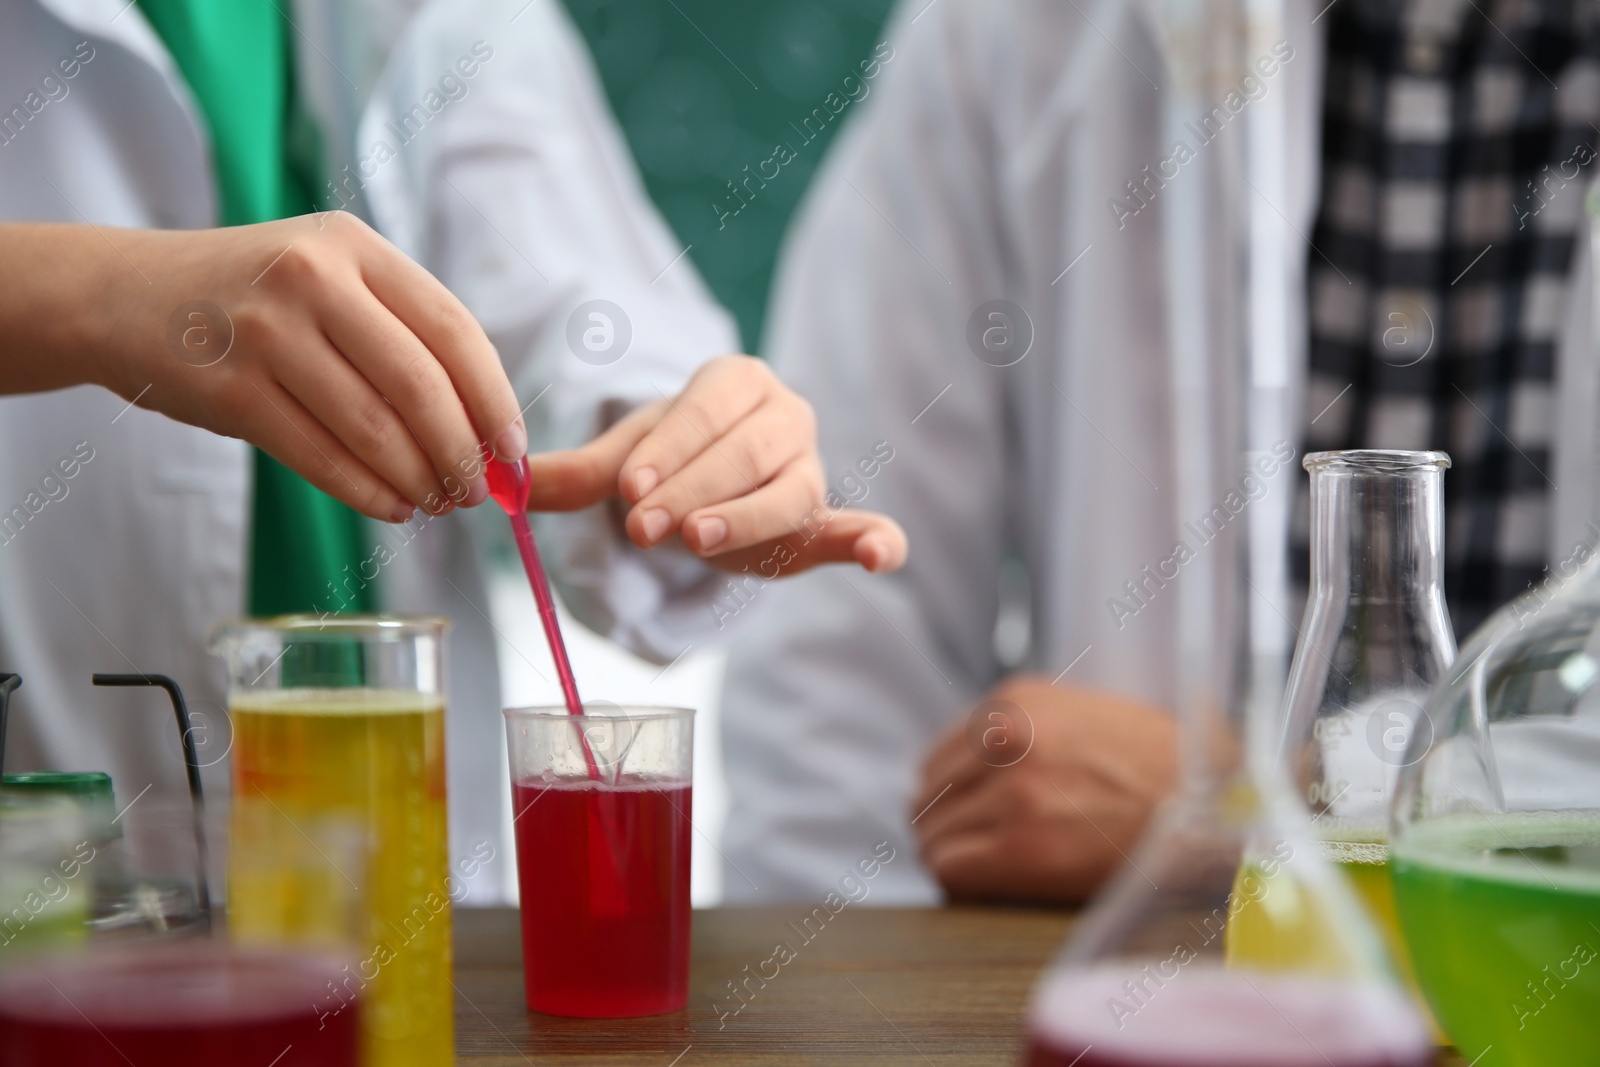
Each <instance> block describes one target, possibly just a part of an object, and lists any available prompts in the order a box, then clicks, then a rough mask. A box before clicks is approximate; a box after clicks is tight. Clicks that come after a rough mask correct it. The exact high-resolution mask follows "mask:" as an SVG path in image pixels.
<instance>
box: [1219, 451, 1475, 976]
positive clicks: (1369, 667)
mask: <svg viewBox="0 0 1600 1067" xmlns="http://www.w3.org/2000/svg"><path fill="white" fill-rule="evenodd" d="M1304 464H1305V468H1306V470H1308V471H1310V472H1311V586H1310V590H1309V597H1308V599H1307V601H1306V610H1305V617H1304V621H1303V622H1302V623H1301V627H1300V643H1299V645H1298V646H1297V647H1296V649H1295V657H1294V663H1293V666H1292V667H1291V669H1290V672H1289V686H1288V691H1287V694H1286V696H1285V698H1284V721H1283V736H1282V740H1281V743H1280V745H1279V758H1280V759H1281V760H1282V770H1283V772H1284V774H1285V776H1286V777H1287V779H1288V780H1289V781H1290V782H1291V783H1292V784H1293V786H1294V787H1295V788H1296V789H1297V790H1298V791H1299V793H1300V795H1301V796H1302V797H1304V798H1305V801H1306V804H1307V806H1308V807H1309V809H1310V811H1311V812H1312V819H1311V827H1310V833H1311V837H1312V838H1313V839H1314V840H1315V841H1316V842H1317V843H1318V844H1319V846H1320V847H1321V848H1322V851H1323V854H1324V855H1325V856H1326V857H1327V858H1328V859H1330V860H1331V861H1333V862H1334V863H1335V864H1336V865H1338V866H1339V867H1340V868H1341V869H1342V870H1343V871H1344V872H1345V874H1346V875H1347V876H1348V877H1349V879H1350V882H1351V885H1352V886H1354V887H1355V889H1356V891H1357V893H1358V894H1359V895H1360V897H1361V899H1362V901H1363V903H1365V904H1366V906H1367V911H1368V913H1369V914H1370V915H1371V916H1372V917H1373V918H1374V919H1375V920H1377V922H1378V925H1379V928H1380V929H1381V930H1382V931H1383V933H1384V935H1385V937H1386V938H1387V939H1388V942H1389V949H1390V952H1391V954H1392V955H1393V957H1394V959H1395V961H1396V963H1398V964H1399V965H1400V966H1401V968H1402V969H1405V968H1406V965H1407V959H1406V951H1405V945H1404V943H1403V941H1402V940H1401V938H1400V931H1399V927H1398V921H1397V919H1396V918H1395V908H1394V893H1393V890H1392V888H1391V885H1390V880H1389V869H1388V858H1389V856H1388V841H1389V809H1390V800H1391V798H1392V796H1393V793H1394V782H1395V778H1396V776H1397V775H1398V772H1399V770H1400V767H1401V765H1402V764H1403V763H1404V762H1405V759H1406V752H1407V748H1408V744H1409V742H1410V740H1411V735H1412V733H1413V732H1414V731H1415V730H1416V729H1418V727H1419V726H1420V727H1421V728H1422V729H1423V730H1424V731H1425V730H1426V729H1427V727H1426V723H1427V720H1426V719H1425V718H1424V716H1423V713H1422V709H1423V705H1424V704H1425V702H1426V701H1427V699H1428V692H1429V691H1430V690H1431V689H1432V688H1433V685H1434V683H1435V682H1437V681H1438V680H1439V679H1440V678H1442V677H1443V676H1444V673H1445V671H1446V670H1447V669H1448V667H1449V665H1450V662H1451V660H1453V659H1454V658H1455V637H1454V635H1453V634H1452V632H1451V630H1450V619H1449V615H1448V613H1447V612H1446V610H1445V601H1444V545H1443V538H1444V535H1443V530H1444V515H1443V513H1444V500H1443V498H1444V489H1443V474H1444V471H1445V469H1446V468H1448V467H1449V465H1450V459H1449V457H1448V456H1446V455H1445V454H1444V453H1442V452H1400V451H1387V450H1358V451H1346V452H1318V453H1314V454H1312V455H1309V456H1307V457H1306V458H1305V460H1304ZM1265 917H1266V916H1265V914H1264V912H1262V911H1259V910H1251V911H1247V912H1244V913H1242V914H1241V915H1240V916H1239V921H1238V922H1237V923H1236V924H1235V925H1234V927H1233V928H1232V929H1231V930H1230V931H1229V941H1228V955H1229V959H1230V961H1231V962H1234V963H1239V964H1246V963H1257V964H1263V965H1266V964H1270V963H1271V962H1272V960H1273V957H1274V956H1276V955H1280V954H1287V955H1288V956H1290V957H1292V956H1294V955H1295V954H1297V953H1300V952H1304V951H1307V950H1308V949H1309V948H1310V946H1306V945H1299V944H1295V943H1292V942H1285V941H1284V940H1282V939H1281V938H1278V937H1276V936H1275V931H1274V930H1273V928H1272V926H1271V924H1270V923H1260V924H1258V923H1257V922H1256V921H1255V920H1256V919H1264V918H1265Z"/></svg>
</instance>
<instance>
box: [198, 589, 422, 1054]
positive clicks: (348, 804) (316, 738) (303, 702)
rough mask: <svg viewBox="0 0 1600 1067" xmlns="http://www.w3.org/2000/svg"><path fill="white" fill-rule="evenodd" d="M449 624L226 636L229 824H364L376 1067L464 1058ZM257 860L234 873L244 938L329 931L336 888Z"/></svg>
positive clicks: (293, 620) (221, 629) (366, 1020)
mask: <svg viewBox="0 0 1600 1067" xmlns="http://www.w3.org/2000/svg"><path fill="white" fill-rule="evenodd" d="M448 625H449V624H448V621H447V620H444V619H438V618H402V617H390V616H361V615H340V616H328V617H325V618H318V617H315V616H287V617H283V618H278V619H270V620H261V621H241V622H233V623H226V624H223V625H220V626H218V627H217V628H216V629H215V630H214V631H213V633H212V637H211V648H212V651H213V652H215V653H217V654H218V655H221V656H222V657H223V658H224V659H225V660H226V661H227V666H228V678H229V694H228V710H229V714H230V716H231V718H232V720H233V736H234V743H233V751H232V757H233V808H234V813H233V818H234V825H235V828H236V829H240V828H242V827H245V826H247V825H249V823H250V821H251V820H260V821H261V823H262V824H266V823H270V822H271V821H272V820H273V819H279V820H283V821H287V822H288V823H290V824H300V823H302V822H311V823H316V822H318V821H319V820H322V819H325V818H338V817H341V816H345V817H348V816H353V817H355V818H357V819H358V820H359V822H360V823H361V825H362V827H363V829H364V831H365V834H366V835H367V836H366V855H365V856H364V857H362V859H363V860H364V868H365V872H366V873H365V875H364V880H363V881H362V882H361V883H360V884H361V889H362V895H363V898H364V904H365V907H366V910H367V921H368V932H367V942H366V944H365V945H363V946H362V949H361V964H360V968H359V971H360V976H361V979H362V984H363V994H364V997H365V1001H364V1004H365V1007H364V1013H363V1018H362V1026H363V1032H364V1033H363V1041H364V1050H365V1053H366V1061H365V1062H366V1063H367V1064H368V1067H410V1065H417V1067H423V1065H432V1064H437V1063H448V1062H450V1060H451V1057H452V1056H453V1055H454V1038H453V1020H452V1009H453V1003H454V1002H453V996H452V989H451V976H450V959H451V941H450V930H451V923H450V896H449V891H448V886H447V877H448V874H449V870H448V851H447V848H448V846H447V840H446V833H447V830H446V827H447V823H446V814H445V756H444V703H445V674H444V650H445V632H446V630H447V628H448ZM272 867H273V865H272V864H271V863H270V862H269V863H262V862H260V857H255V858H253V860H252V871H254V872H255V873H257V874H262V875H263V876H262V877H254V876H251V874H250V872H247V871H245V870H244V869H243V868H241V867H240V866H239V865H238V863H235V864H233V865H232V870H230V874H231V875H233V876H234V877H233V878H232V881H231V882H230V890H229V897H228V911H229V921H230V925H231V926H232V928H233V930H234V933H235V935H236V936H237V937H240V938H242V939H245V940H250V939H253V938H256V937H264V938H267V939H272V938H275V937H277V936H280V935H281V934H282V933H283V932H284V931H285V930H286V929H288V930H297V929H303V928H304V927H305V926H307V925H314V924H316V923H318V922H320V921H322V920H321V918H320V917H319V913H320V910H321V909H322V908H324V907H325V904H326V901H325V894H326V892H327V886H326V884H325V882H324V881H323V880H322V879H320V878H311V879H304V878H297V877H295V876H293V875H292V873H282V872H280V873H279V875H278V876H276V877H274V876H272Z"/></svg>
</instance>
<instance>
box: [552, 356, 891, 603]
mask: <svg viewBox="0 0 1600 1067" xmlns="http://www.w3.org/2000/svg"><path fill="white" fill-rule="evenodd" d="M530 462H531V464H532V468H533V494H532V497H531V499H530V500H529V503H528V506H529V508H530V509H532V510H534V511H572V510H576V509H578V508H585V507H589V506H591V505H593V504H597V503H599V502H600V501H602V500H606V499H609V498H610V497H612V496H617V495H620V496H621V497H622V498H623V499H624V500H626V501H627V502H628V503H629V504H630V505H632V507H631V509H630V510H629V512H628V518H627V529H628V536H629V538H631V539H632V540H633V542H634V544H636V545H638V546H639V547H641V548H650V547H652V546H654V545H658V544H660V543H661V542H662V541H664V540H666V539H668V538H669V537H672V536H673V535H674V534H678V535H681V537H682V539H683V543H684V544H686V545H688V546H689V548H690V549H691V550H692V551H694V552H695V553H696V554H698V555H700V556H703V557H706V558H707V559H709V560H711V561H712V562H714V563H716V564H717V565H718V566H722V567H725V568H727V569H729V570H735V571H737V570H741V569H743V568H744V567H747V566H748V567H750V568H751V569H752V570H757V569H759V570H760V571H761V573H762V576H763V577H776V576H777V575H778V574H785V575H787V574H794V573H797V572H799V571H802V570H806V569H807V568H810V567H814V566H817V565H818V564H822V563H844V562H852V561H853V562H856V563H859V564H860V565H861V566H863V567H865V568H866V569H867V570H870V571H893V570H897V569H899V568H900V566H901V565H902V564H904V563H905V559H906V536H905V533H904V532H903V531H902V530H901V529H900V527H899V525H898V524H897V523H895V521H894V520H893V519H890V518H888V517H886V516H883V515H878V514H875V513H872V512H867V511H855V510H849V509H845V510H837V511H836V510H833V509H831V508H829V507H828V506H827V504H826V503H824V496H825V495H826V492H827V490H826V486H825V479H824V478H823V474H822V463H821V460H820V459H819V458H818V456H817V439H816V419H815V416H814V415H813V414H812V412H811V405H810V404H808V403H806V401H805V400H804V399H803V398H801V397H800V396H799V395H798V394H796V393H794V392H793V391H791V390H790V389H789V388H788V387H787V386H785V385H784V384H783V383H782V382H780V381H779V380H778V378H777V377H776V376H775V375H774V374H773V373H772V371H770V370H769V369H768V368H767V365H766V364H765V363H762V362H761V361H760V360H758V359H752V358H751V357H749V356H723V357H720V358H718V359H714V360H712V361H710V362H709V363H707V364H706V365H705V366H703V367H701V368H700V370H699V371H698V372H697V373H696V374H695V376H694V377H693V378H692V379H690V381H689V384H688V386H687V387H685V388H684V390H683V392H682V393H680V394H679V395H678V396H676V397H673V398H672V399H670V400H659V401H656V402H655V403H652V404H648V405H646V406H644V407H642V408H639V409H638V410H637V411H635V412H633V413H632V414H630V415H629V416H628V417H627V418H625V419H623V420H622V421H621V422H619V423H617V424H616V425H615V426H613V427H612V428H611V429H610V430H608V431H606V432H605V433H604V434H601V435H600V436H599V437H597V438H595V439H594V440H593V441H591V442H589V444H587V445H585V446H583V447H582V448H579V449H575V450H573V451H570V452H554V453H546V454H544V455H540V456H532V457H530ZM769 571H773V572H774V573H768V572H769Z"/></svg>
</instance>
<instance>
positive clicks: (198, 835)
mask: <svg viewBox="0 0 1600 1067" xmlns="http://www.w3.org/2000/svg"><path fill="white" fill-rule="evenodd" d="M92 681H93V682H94V684H95V685H99V686H141V685H143V686H160V687H161V688H162V689H165V690H166V691H167V696H168V697H169V698H170V699H171V701H172V713H173V715H175V716H176V717H177V720H178V740H179V742H180V743H181V744H182V745H183V763H184V768H185V769H186V770H187V771H188V774H189V797H190V799H191V800H193V801H194V845H195V849H196V850H197V852H198V853H199V862H200V870H199V871H198V874H197V877H196V879H195V885H196V889H197V892H198V894H199V900H198V901H197V903H198V904H199V906H200V917H201V922H203V923H204V924H205V926H206V929H207V930H209V929H210V928H211V889H210V883H209V881H208V879H207V876H206V867H207V856H208V852H207V849H206V829H205V797H204V796H203V795H202V794H201V790H200V758H199V756H198V755H196V753H195V750H194V733H193V727H192V726H191V725H190V721H189V705H188V704H187V703H186V702H185V701H184V699H183V690H182V689H179V688H178V683H177V682H174V681H173V680H172V679H171V678H168V677H167V676H166V675H164V674H96V675H94V676H93V678H92ZM0 684H3V683H0Z"/></svg>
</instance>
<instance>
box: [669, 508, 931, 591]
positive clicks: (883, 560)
mask: <svg viewBox="0 0 1600 1067" xmlns="http://www.w3.org/2000/svg"><path fill="white" fill-rule="evenodd" d="M717 513H718V514H721V513H722V512H721V509H717ZM823 515H824V517H822V518H820V519H818V518H816V517H815V515H813V516H803V517H802V521H801V522H800V523H799V529H798V530H797V531H796V532H794V533H791V534H789V535H788V536H785V537H777V538H773V539H772V540H770V541H766V542H763V543H761V544H757V545H751V546H750V547H749V548H744V549H738V550H736V551H732V552H723V553H719V554H716V555H711V556H708V557H707V559H708V561H709V562H710V563H712V564H714V565H715V566H717V567H719V568H721V569H723V570H728V571H741V570H743V569H744V568H745V567H747V566H748V567H751V568H752V569H755V570H757V571H758V572H759V573H760V574H761V575H762V576H763V577H768V578H776V577H778V576H780V575H782V576H785V577H787V576H789V575H794V574H801V573H803V572H805V571H808V570H811V569H812V568H813V567H820V566H823V565H824V564H828V563H857V564H860V565H861V566H862V567H864V568H866V569H867V570H869V571H872V572H873V573H876V574H887V573H890V572H892V571H897V570H899V569H900V568H901V567H903V566H904V565H905V562H906V554H907V546H906V534H905V531H904V530H902V529H901V528H900V524H899V523H897V522H895V521H894V520H893V519H891V518H889V517H888V516H886V515H879V514H877V513H876V512H872V511H856V510H854V509H850V508H846V509H844V510H841V511H835V512H833V513H832V514H831V515H830V514H828V513H827V511H826V509H824V512H823ZM695 518H696V519H697V520H698V516H696V517H695ZM696 536H698V522H696V524H695V532H694V533H690V532H688V531H687V530H686V531H685V535H684V540H685V542H686V543H690V542H692V539H693V538H694V537H696ZM691 547H692V545H691Z"/></svg>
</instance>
